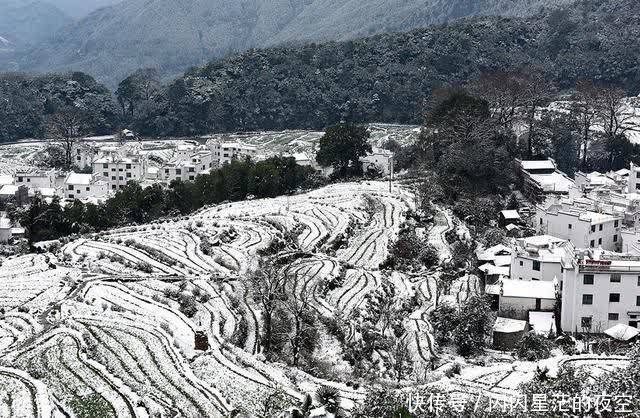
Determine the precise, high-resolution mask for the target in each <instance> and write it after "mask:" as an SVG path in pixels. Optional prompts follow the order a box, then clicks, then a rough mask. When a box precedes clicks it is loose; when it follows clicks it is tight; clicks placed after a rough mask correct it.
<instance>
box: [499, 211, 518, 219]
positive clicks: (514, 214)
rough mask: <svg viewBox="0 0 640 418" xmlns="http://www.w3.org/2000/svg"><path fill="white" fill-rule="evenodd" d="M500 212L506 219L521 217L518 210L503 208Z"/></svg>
mask: <svg viewBox="0 0 640 418" xmlns="http://www.w3.org/2000/svg"><path fill="white" fill-rule="evenodd" d="M500 214H501V215H502V217H503V218H504V219H520V214H519V213H518V211H517V210H503V211H501V212H500Z"/></svg>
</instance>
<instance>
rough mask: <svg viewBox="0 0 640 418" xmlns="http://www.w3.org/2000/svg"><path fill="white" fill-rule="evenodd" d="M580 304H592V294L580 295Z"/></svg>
mask: <svg viewBox="0 0 640 418" xmlns="http://www.w3.org/2000/svg"><path fill="white" fill-rule="evenodd" d="M582 304H583V305H593V295H588V294H584V295H582Z"/></svg>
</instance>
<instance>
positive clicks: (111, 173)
mask: <svg viewBox="0 0 640 418" xmlns="http://www.w3.org/2000/svg"><path fill="white" fill-rule="evenodd" d="M145 167H146V162H145V160H144V159H142V158H137V157H118V156H110V157H103V158H99V159H97V160H95V161H94V162H93V174H96V175H98V176H101V177H103V178H104V179H105V180H106V182H107V184H108V187H109V189H110V190H120V189H124V187H125V186H126V185H127V183H128V182H130V181H141V180H142V179H143V178H144V175H145Z"/></svg>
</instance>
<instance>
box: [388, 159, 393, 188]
mask: <svg viewBox="0 0 640 418" xmlns="http://www.w3.org/2000/svg"><path fill="white" fill-rule="evenodd" d="M392 185H393V156H391V157H389V193H391V187H392Z"/></svg>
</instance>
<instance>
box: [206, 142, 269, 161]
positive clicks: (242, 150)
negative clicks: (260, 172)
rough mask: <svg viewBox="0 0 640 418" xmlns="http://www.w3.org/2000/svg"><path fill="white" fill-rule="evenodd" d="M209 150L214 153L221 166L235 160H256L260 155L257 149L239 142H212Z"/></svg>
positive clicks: (214, 157)
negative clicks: (247, 158)
mask: <svg viewBox="0 0 640 418" xmlns="http://www.w3.org/2000/svg"><path fill="white" fill-rule="evenodd" d="M209 148H210V149H211V152H212V153H213V159H214V160H217V161H218V165H220V166H221V165H223V164H225V163H228V162H230V161H231V160H233V159H234V158H235V159H242V158H245V157H249V158H255V157H256V156H257V155H258V150H257V148H256V147H254V146H251V145H244V144H240V143H238V142H211V143H210V144H209Z"/></svg>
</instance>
